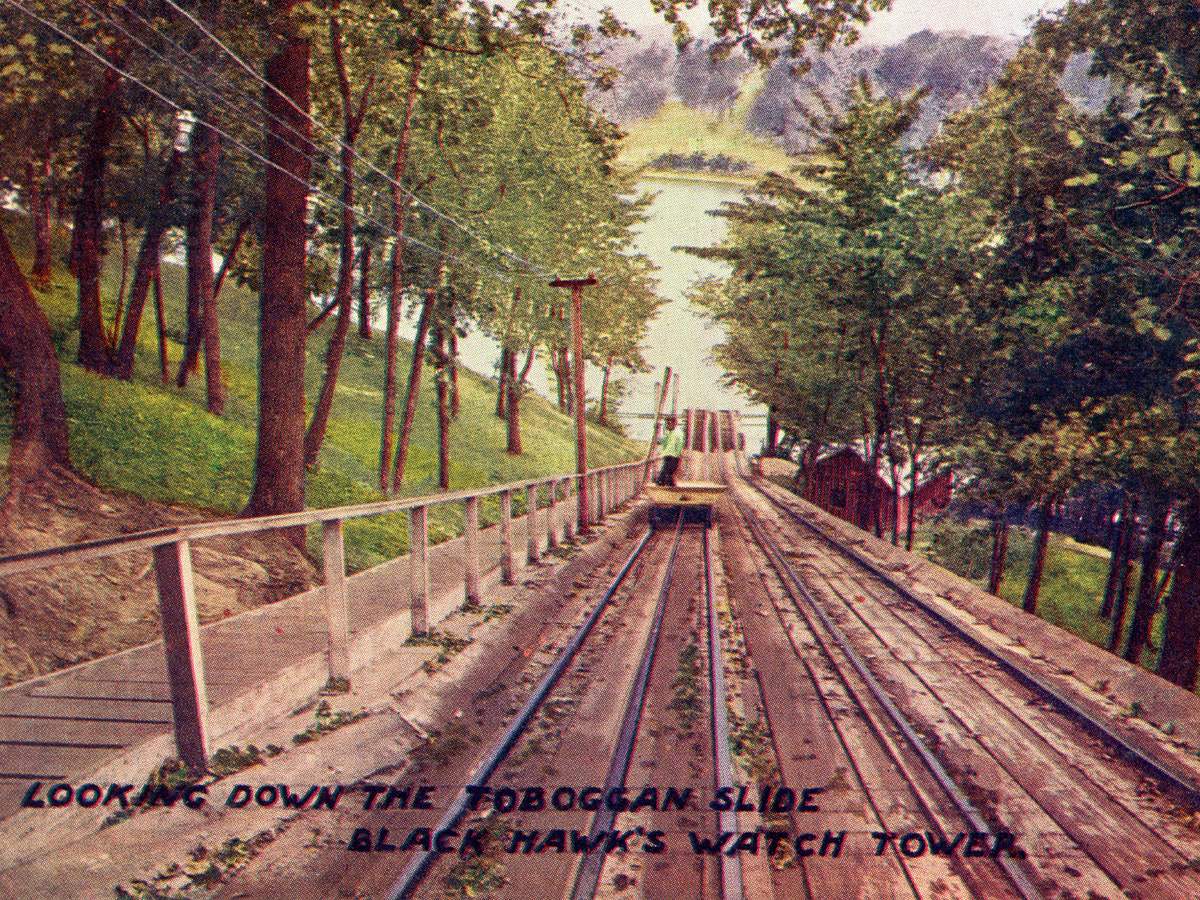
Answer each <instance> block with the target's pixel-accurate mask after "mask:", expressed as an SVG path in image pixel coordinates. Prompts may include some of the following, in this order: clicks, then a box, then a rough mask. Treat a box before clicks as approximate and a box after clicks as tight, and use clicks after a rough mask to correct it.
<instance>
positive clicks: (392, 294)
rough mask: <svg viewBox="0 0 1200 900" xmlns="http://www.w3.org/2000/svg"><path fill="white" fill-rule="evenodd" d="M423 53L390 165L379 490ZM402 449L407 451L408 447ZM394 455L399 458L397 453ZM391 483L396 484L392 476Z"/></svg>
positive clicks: (384, 473)
mask: <svg viewBox="0 0 1200 900" xmlns="http://www.w3.org/2000/svg"><path fill="white" fill-rule="evenodd" d="M423 56H424V44H419V45H418V46H417V49H416V51H414V53H413V58H412V66H411V68H410V69H409V73H408V92H407V94H406V96H405V105H404V118H403V119H402V120H401V123H400V135H399V137H398V138H397V139H396V157H395V162H394V163H393V165H392V181H393V184H392V192H391V193H392V235H393V238H394V241H395V243H394V244H393V245H392V270H391V280H390V286H389V291H388V310H387V335H386V337H385V338H384V351H383V427H382V431H381V434H380V437H379V488H380V490H382V491H387V490H388V466H389V465H390V464H391V462H392V430H393V429H394V428H395V421H396V352H397V349H398V346H399V340H400V314H401V312H402V311H403V304H404V217H405V215H406V213H407V211H408V203H407V200H406V198H405V195H404V192H403V191H402V190H401V188H400V182H401V181H402V180H403V178H404V175H405V172H406V171H407V170H408V149H409V144H410V142H411V140H412V119H413V111H414V110H415V109H416V106H417V93H418V88H419V86H420V78H421V61H422V58H423ZM405 451H406V453H407V448H405ZM396 458H397V459H399V453H397V456H396ZM392 483H393V484H395V483H396V482H395V476H394V475H393V479H392ZM393 490H394V488H393Z"/></svg>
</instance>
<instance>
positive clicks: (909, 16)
mask: <svg viewBox="0 0 1200 900" xmlns="http://www.w3.org/2000/svg"><path fill="white" fill-rule="evenodd" d="M1065 5H1066V3H1065V0H986V2H978V0H975V2H971V0H968V2H964V0H893V3H892V9H891V10H889V11H888V12H885V13H876V14H875V16H874V17H873V18H872V20H871V22H870V24H869V25H868V26H867V27H866V29H865V30H864V32H863V39H864V40H868V41H871V42H873V43H878V44H893V43H896V42H898V41H901V40H903V39H904V38H906V37H908V36H909V35H910V34H914V33H916V32H918V31H921V30H922V29H926V28H928V29H930V30H931V31H966V32H970V33H973V34H994V35H1012V36H1023V35H1024V34H1025V33H1026V32H1027V31H1028V30H1029V27H1028V21H1029V19H1030V18H1031V17H1033V16H1036V15H1037V14H1038V12H1039V11H1050V10H1054V9H1058V8H1060V7H1062V6H1065ZM603 6H611V7H612V8H613V10H614V11H615V12H616V13H617V15H618V16H619V17H620V18H621V19H622V20H623V21H624V22H625V23H626V24H628V25H630V26H631V27H633V28H634V29H635V30H636V31H638V32H640V33H642V34H643V35H645V36H650V35H652V34H653V35H663V36H665V35H667V34H668V31H667V28H666V26H665V25H664V24H663V23H662V19H661V18H660V17H658V16H657V15H656V14H655V13H654V12H653V11H652V10H651V8H650V0H564V2H563V3H562V8H563V9H564V10H572V9H578V10H581V11H589V10H596V9H600V8H601V7H603ZM706 15H707V3H706V2H705V0H700V3H699V4H698V7H697V9H695V10H693V12H692V13H691V14H690V16H689V18H688V22H689V24H690V25H692V27H693V29H695V30H696V31H697V33H698V32H699V29H700V28H702V27H703V25H704V22H705V19H706Z"/></svg>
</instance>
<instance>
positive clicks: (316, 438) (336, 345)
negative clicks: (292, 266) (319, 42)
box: [304, 5, 370, 467]
mask: <svg viewBox="0 0 1200 900" xmlns="http://www.w3.org/2000/svg"><path fill="white" fill-rule="evenodd" d="M335 9H336V5H335ZM329 45H330V51H331V55H332V57H333V61H334V66H335V71H336V72H337V79H338V94H339V96H340V98H341V102H342V149H341V159H340V161H341V170H342V171H341V175H342V222H341V235H340V241H339V248H338V249H339V256H338V275H337V287H336V288H335V290H334V298H335V302H336V304H337V310H338V317H337V323H336V324H335V325H334V328H333V334H332V335H331V336H330V338H329V345H328V346H327V347H326V348H325V377H324V379H323V380H322V382H321V393H320V395H319V396H318V398H317V405H316V407H315V408H314V409H313V417H312V422H311V423H310V424H309V426H308V431H307V432H306V433H305V435H304V464H305V465H306V466H309V467H312V466H315V465H316V464H317V457H318V455H319V454H320V452H321V444H322V443H323V442H324V440H325V430H326V428H328V426H329V414H330V412H331V411H332V409H333V395H334V391H335V389H336V388H337V380H338V373H339V371H340V370H341V366H342V354H343V352H344V351H345V349H346V336H347V335H348V334H349V333H350V313H351V311H352V309H353V307H354V223H355V215H354V158H355V151H354V145H355V143H356V142H357V140H358V131H359V128H360V127H361V125H362V120H363V118H364V116H365V115H366V109H367V97H368V95H369V92H370V84H369V83H368V86H367V88H366V89H364V90H363V94H362V100H361V102H360V103H359V104H358V108H357V110H356V109H355V108H354V102H353V98H352V97H351V91H350V77H349V75H348V74H347V70H346V63H345V59H344V56H343V53H342V31H341V25H340V23H339V21H338V18H337V16H336V14H335V15H332V16H330V18H329Z"/></svg>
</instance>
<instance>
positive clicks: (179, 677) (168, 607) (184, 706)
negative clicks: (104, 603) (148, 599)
mask: <svg viewBox="0 0 1200 900" xmlns="http://www.w3.org/2000/svg"><path fill="white" fill-rule="evenodd" d="M154 575H155V581H156V583H157V585H158V610H159V615H160V617H161V619H162V631H163V651H164V653H165V655H166V660H167V678H168V681H169V684H170V689H171V710H172V715H173V718H174V725H175V745H176V747H177V749H178V750H179V758H180V759H182V760H183V761H184V762H185V763H187V764H188V765H189V766H191V767H192V768H195V769H201V770H203V769H206V768H207V767H208V732H207V718H208V693H207V691H206V689H205V685H204V657H203V654H202V653H201V651H200V620H199V618H198V616H197V614H196V595H195V589H194V586H193V582H192V551H191V546H190V545H189V544H188V542H187V541H177V542H176V543H174V544H168V545H166V546H165V547H156V548H155V549H154Z"/></svg>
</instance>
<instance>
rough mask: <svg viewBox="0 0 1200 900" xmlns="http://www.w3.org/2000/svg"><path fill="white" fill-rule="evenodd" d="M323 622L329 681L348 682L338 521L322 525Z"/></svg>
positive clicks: (347, 627) (341, 534)
mask: <svg viewBox="0 0 1200 900" xmlns="http://www.w3.org/2000/svg"><path fill="white" fill-rule="evenodd" d="M321 561H322V564H323V566H324V570H325V619H326V622H327V624H328V626H329V649H328V651H327V652H326V656H327V658H328V660H329V678H330V680H333V679H335V678H344V679H346V680H349V678H350V614H349V611H348V609H347V605H346V542H345V533H344V530H343V528H342V520H341V519H330V520H329V521H327V522H322V523H321Z"/></svg>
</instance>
